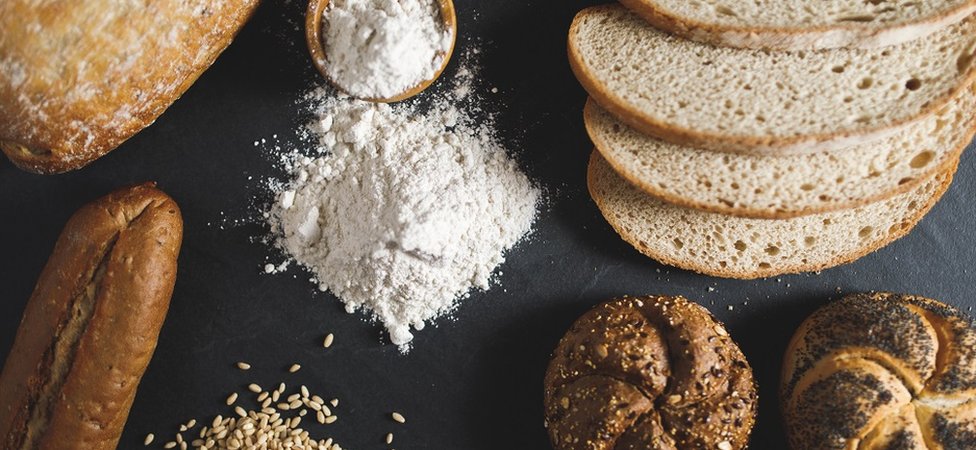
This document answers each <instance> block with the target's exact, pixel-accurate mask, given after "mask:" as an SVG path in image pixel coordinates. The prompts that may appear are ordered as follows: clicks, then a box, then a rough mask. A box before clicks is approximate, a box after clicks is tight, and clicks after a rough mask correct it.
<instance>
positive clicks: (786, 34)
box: [620, 0, 976, 50]
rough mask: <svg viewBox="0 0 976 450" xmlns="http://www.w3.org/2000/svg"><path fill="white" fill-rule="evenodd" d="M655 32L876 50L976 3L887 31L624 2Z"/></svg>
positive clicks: (729, 42)
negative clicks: (725, 18) (754, 22)
mask: <svg viewBox="0 0 976 450" xmlns="http://www.w3.org/2000/svg"><path fill="white" fill-rule="evenodd" d="M620 3H621V4H623V5H624V6H625V7H627V8H628V9H630V10H631V11H634V12H635V13H637V14H639V15H640V16H641V17H643V18H644V19H645V20H647V21H648V23H650V24H651V25H653V26H654V27H655V28H658V29H661V30H665V31H667V32H669V33H673V34H676V35H678V36H681V37H682V38H685V39H690V40H693V41H698V42H703V43H706V44H710V45H717V46H725V47H735V48H748V49H764V50H821V49H832V48H876V47H885V46H891V45H898V44H902V43H905V42H908V41H911V40H914V39H920V38H923V37H925V36H928V35H929V34H931V33H934V32H936V31H938V30H939V29H941V28H944V27H946V26H949V25H952V24H954V23H957V22H959V21H961V20H963V19H965V18H966V17H968V16H969V15H971V14H973V13H974V12H976V0H967V1H965V2H961V3H959V4H957V5H956V6H955V7H954V8H951V9H947V10H945V11H942V12H941V13H940V14H938V15H935V16H931V17H926V18H924V19H923V20H918V21H914V22H902V23H888V24H885V25H884V26H882V27H878V26H868V25H864V24H860V23H856V22H843V23H835V24H833V25H816V26H802V25H797V26H794V27H784V26H735V25H726V24H718V23H710V22H705V21H702V20H696V19H694V18H691V17H686V16H682V15H679V14H677V13H674V12H671V11H667V10H664V9H662V8H658V7H655V6H654V4H653V3H654V2H653V0H620Z"/></svg>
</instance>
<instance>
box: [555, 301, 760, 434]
mask: <svg viewBox="0 0 976 450" xmlns="http://www.w3.org/2000/svg"><path fill="white" fill-rule="evenodd" d="M757 399H758V396H757V394H756V386H755V383H754V382H753V378H752V369H751V368H750V367H749V364H748V363H747V362H746V359H745V357H744V356H743V355H742V352H741V351H740V350H739V347H738V346H737V345H736V344H735V342H733V341H732V339H731V338H730V337H729V334H728V332H726V331H725V327H724V326H723V325H722V324H721V323H719V322H718V321H717V320H716V319H715V318H714V317H712V315H711V314H709V312H708V311H707V310H706V309H705V308H702V307H701V306H698V305H697V304H695V303H693V302H691V301H689V300H687V299H685V298H683V297H639V298H635V297H624V298H621V299H617V300H612V301H610V302H607V303H604V304H601V305H599V306H597V307H595V308H593V309H592V310H590V311H589V312H587V313H586V314H584V315H583V316H582V317H580V318H579V320H577V321H576V323H575V324H573V326H572V328H570V330H569V332H567V333H566V335H565V336H564V337H563V338H562V340H561V341H560V342H559V345H558V346H557V347H556V350H555V353H554V355H553V357H552V361H551V362H550V363H549V369H548V370H547V371H546V378H545V414H546V428H548V430H549V436H550V438H551V439H552V443H553V446H554V447H555V448H556V449H557V450H576V449H587V450H603V449H607V450H610V449H615V450H639V449H682V450H684V449H721V450H732V449H741V448H745V447H746V444H747V443H748V440H749V433H750V431H751V430H752V426H753V424H754V423H755V416H756V403H757Z"/></svg>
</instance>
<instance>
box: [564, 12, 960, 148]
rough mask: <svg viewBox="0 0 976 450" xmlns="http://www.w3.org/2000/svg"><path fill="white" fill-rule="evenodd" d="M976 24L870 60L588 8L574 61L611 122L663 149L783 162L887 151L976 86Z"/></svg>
mask: <svg viewBox="0 0 976 450" xmlns="http://www.w3.org/2000/svg"><path fill="white" fill-rule="evenodd" d="M974 54H976V17H970V18H969V19H967V20H965V21H963V22H960V23H958V24H955V25H952V26H950V27H947V28H946V29H944V30H941V31H939V32H937V33H935V34H933V35H931V36H928V37H926V38H924V39H919V40H916V41H912V42H910V43H907V44H903V45H900V46H896V47H887V48H883V49H874V50H843V49H840V50H824V51H817V52H813V51H808V52H779V53H769V52H763V51H757V50H739V49H729V48H718V47H711V46H708V45H705V44H699V43H695V42H691V41H686V40H683V39H680V38H677V37H674V36H669V35H667V34H665V33H663V32H661V31H658V30H656V29H655V28H653V27H651V26H650V25H648V24H647V23H646V22H645V21H644V20H643V19H641V18H640V17H639V16H637V15H635V14H633V13H631V12H629V11H627V10H626V9H624V8H622V7H619V6H600V7H594V8H588V9H585V10H583V11H581V12H580V13H579V14H577V16H576V19H575V20H574V21H573V25H572V28H571V29H570V32H569V59H570V63H571V66H572V67H573V70H574V72H575V73H576V77H577V78H578V79H579V80H580V82H581V83H582V84H583V87H584V88H586V90H587V91H588V92H589V93H590V95H591V96H592V97H593V99H594V100H596V101H597V102H598V103H599V104H600V105H601V106H603V107H604V108H605V109H606V110H607V111H609V112H610V113H611V114H613V115H614V116H616V117H617V118H618V119H620V120H621V121H623V122H624V123H627V124H628V125H630V126H632V127H634V128H636V129H637V130H639V131H641V132H643V133H646V134H649V135H652V136H655V137H657V138H660V139H662V140H665V141H668V142H671V143H675V144H683V145H688V146H694V147H701V148H707V149H711V150H717V151H728V152H742V153H757V154H788V153H798V152H804V151H826V150H832V149H838V148H842V147H848V146H851V145H855V144H862V143H865V142H868V141H871V140H877V139H881V138H883V137H885V136H888V135H891V134H893V133H895V132H898V131H899V130H900V129H902V128H904V127H907V126H909V125H910V124H911V123H912V122H914V121H918V120H921V119H923V118H924V117H925V116H927V115H928V114H931V113H934V112H935V111H936V110H938V109H939V108H941V107H942V106H943V105H945V104H946V103H947V102H949V101H950V100H951V99H952V98H954V97H955V95H956V94H957V93H958V92H959V91H961V90H962V89H963V88H968V87H969V86H970V85H971V84H972V80H973V79H974V77H976V64H974V60H976V55H974Z"/></svg>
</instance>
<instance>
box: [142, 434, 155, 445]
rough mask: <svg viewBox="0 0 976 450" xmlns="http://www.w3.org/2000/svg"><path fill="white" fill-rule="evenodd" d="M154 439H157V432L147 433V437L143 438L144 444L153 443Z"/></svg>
mask: <svg viewBox="0 0 976 450" xmlns="http://www.w3.org/2000/svg"><path fill="white" fill-rule="evenodd" d="M153 439H156V435H155V434H152V433H149V434H147V435H146V438H145V439H143V440H142V445H149V444H152V441H153Z"/></svg>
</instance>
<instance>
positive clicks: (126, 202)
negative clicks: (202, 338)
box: [0, 183, 183, 450]
mask: <svg viewBox="0 0 976 450" xmlns="http://www.w3.org/2000/svg"><path fill="white" fill-rule="evenodd" d="M182 234H183V222H182V218H181V215H180V210H179V208H178V207H177V205H176V203H175V202H174V201H173V200H172V199H171V198H169V197H168V196H167V195H166V194H164V193H163V192H162V191H160V190H158V189H156V188H155V187H154V185H153V184H151V183H147V184H143V185H137V186H133V187H130V188H125V189H121V190H118V191H115V192H113V193H111V194H109V195H108V196H106V197H103V198H101V199H99V200H96V201H95V202H92V203H90V204H88V205H86V206H84V207H82V208H81V209H80V210H79V211H78V212H76V213H75V214H74V215H73V216H72V217H71V219H70V220H69V221H68V223H67V225H65V228H64V230H63V231H62V232H61V235H60V237H59V238H58V241H57V243H56V244H55V247H54V251H53V253H52V254H51V257H50V259H48V262H47V264H46V265H45V267H44V270H43V271H42V272H41V275H40V278H39V279H38V281H37V286H36V287H35V289H34V293H33V294H32V295H31V298H30V300H29V301H28V303H27V307H26V309H25V311H24V316H23V319H22V320H21V323H20V327H19V328H18V330H17V336H16V338H15V340H14V345H13V348H12V349H11V352H10V355H9V356H8V357H7V360H6V362H5V364H4V368H3V372H2V374H0V447H2V448H5V449H11V450H18V449H23V450H32V449H92V450H109V449H114V448H115V447H116V445H117V443H118V440H119V437H120V436H121V434H122V428H123V425H124V424H125V421H126V418H127V416H128V413H129V408H130V407H131V405H132V401H133V399H134V398H135V394H136V388H137V386H138V384H139V379H140V378H141V377H142V374H143V372H144V371H145V369H146V366H147V365H148V364H149V360H150V358H151V357H152V354H153V351H154V350H155V348H156V339H157V337H158V335H159V331H160V328H161V327H162V324H163V320H164V318H165V317H166V311H167V309H168V307H169V301H170V296H171V295H172V292H173V286H174V282H175V279H176V264H177V256H178V253H179V248H180V244H181V241H182Z"/></svg>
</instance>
